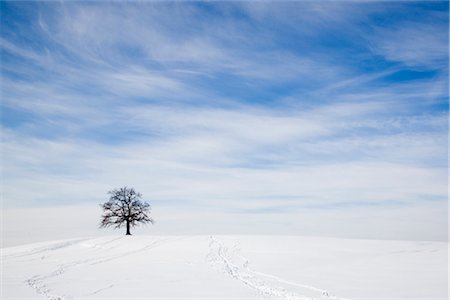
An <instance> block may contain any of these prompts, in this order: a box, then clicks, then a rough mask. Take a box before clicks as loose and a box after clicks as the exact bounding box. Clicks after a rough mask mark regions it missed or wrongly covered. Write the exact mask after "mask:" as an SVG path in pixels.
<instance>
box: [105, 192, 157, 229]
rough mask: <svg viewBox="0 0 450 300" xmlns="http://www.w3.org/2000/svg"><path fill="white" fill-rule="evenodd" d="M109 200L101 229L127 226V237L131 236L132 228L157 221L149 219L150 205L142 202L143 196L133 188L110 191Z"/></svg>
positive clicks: (106, 203)
mask: <svg viewBox="0 0 450 300" xmlns="http://www.w3.org/2000/svg"><path fill="white" fill-rule="evenodd" d="M108 194H109V195H110V197H109V200H108V201H107V202H105V203H103V204H101V207H102V208H103V215H102V222H101V224H100V227H110V226H114V228H120V227H122V226H124V225H125V226H126V228H127V233H126V235H131V232H130V227H135V226H136V225H138V224H139V223H143V224H146V223H151V224H153V223H154V222H155V221H154V220H153V219H152V218H150V217H149V214H150V209H151V208H150V204H148V203H147V202H145V201H143V200H142V195H141V194H140V193H137V192H136V191H135V190H134V189H133V188H127V187H123V188H120V189H115V190H112V191H109V192H108Z"/></svg>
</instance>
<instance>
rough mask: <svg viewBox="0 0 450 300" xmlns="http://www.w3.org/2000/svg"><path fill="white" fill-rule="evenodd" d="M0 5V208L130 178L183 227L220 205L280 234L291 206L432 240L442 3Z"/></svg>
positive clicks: (441, 95)
mask: <svg viewBox="0 0 450 300" xmlns="http://www.w3.org/2000/svg"><path fill="white" fill-rule="evenodd" d="M1 11H2V16H1V23H2V29H1V40H0V45H1V51H2V52H1V54H2V58H1V62H2V64H1V70H2V86H1V90H2V102H1V108H2V121H1V126H2V144H3V146H2V154H3V163H2V164H3V187H4V188H3V190H4V191H3V207H4V208H6V209H9V208H10V209H14V208H44V207H49V208H53V207H65V206H67V207H69V206H73V205H81V204H83V205H85V204H86V205H91V204H97V203H99V202H101V201H103V200H105V198H106V196H107V195H106V191H108V190H110V189H113V188H116V187H120V186H123V185H128V186H134V187H135V188H136V189H137V190H139V191H141V192H142V193H143V194H144V196H145V198H147V199H148V200H150V202H151V203H152V204H153V207H154V213H155V214H156V215H158V211H159V212H162V211H165V212H166V215H177V214H178V216H179V215H180V214H181V215H182V213H183V212H189V213H192V212H195V220H196V221H193V220H190V221H189V223H193V224H194V225H192V226H194V227H195V224H197V227H198V228H201V227H202V226H204V224H205V223H208V224H211V227H212V228H216V227H217V228H221V226H222V227H226V226H228V225H229V223H227V221H226V220H228V219H229V216H231V215H233V216H239V218H238V219H239V220H248V219H251V218H257V219H255V220H258V221H257V222H256V221H255V224H261V223H267V222H266V221H268V220H270V223H271V224H275V223H277V224H278V227H276V225H273V226H275V227H276V228H278V229H279V231H280V232H283V231H286V232H289V233H292V232H297V230H299V228H304V224H302V223H299V222H301V221H297V217H296V216H298V215H299V214H305V213H306V214H307V215H309V216H316V217H315V218H314V220H316V221H317V220H318V221H317V222H319V221H320V220H322V221H323V218H324V216H323V215H321V214H332V215H333V216H342V218H341V219H340V221H336V222H338V223H339V224H341V225H342V223H343V222H345V221H342V220H345V219H346V218H347V217H348V216H350V215H354V214H355V212H357V214H360V215H367V216H368V217H367V218H369V219H370V218H371V220H372V221H373V223H374V224H376V223H377V220H378V222H380V223H383V224H384V228H385V229H382V228H381V227H383V226H380V228H379V229H374V230H375V231H376V230H380V232H381V231H383V230H384V231H387V230H388V229H386V228H393V227H395V226H399V227H398V228H401V230H400V229H399V235H401V234H404V235H406V236H408V237H409V236H410V235H411V236H412V235H414V232H417V228H418V227H420V226H421V224H422V225H423V224H427V225H426V228H425V229H423V232H422V233H421V237H425V238H426V237H430V238H436V237H438V238H442V237H443V236H445V237H446V229H445V228H446V224H447V221H446V220H447V157H448V154H447V153H448V152H447V145H448V142H447V140H448V138H447V134H448V128H447V126H448V122H447V118H448V25H449V24H448V2H444V1H442V2H440V1H433V2H421V1H414V2H406V1H405V2H403V1H401V2H385V1H383V2H359V3H357V2H338V1H323V2H264V1H262V2H128V3H121V2H112V3H108V2H5V1H3V2H1ZM421 212H422V213H421ZM207 214H214V216H217V217H214V218H211V219H206V218H205V219H202V217H201V216H202V215H207ZM164 216H165V215H164V214H162V215H161V216H160V218H159V219H161V218H162V219H164ZM344 216H346V217H344ZM369 216H370V217H369ZM155 218H156V219H158V218H157V217H155ZM180 218H181V217H180ZM180 218H179V219H180ZM181 219H182V218H181ZM181 219H180V221H179V222H180V224H181V223H182V221H181ZM219 220H220V221H219ZM286 220H288V221H286ZM399 220H400V221H399ZM173 222H174V223H173V224H175V225H174V227H176V224H177V223H176V222H177V221H176V220H173ZM242 222H244V221H242ZM336 222H334V223H333V224H330V228H331V227H335V225H336ZM349 222H350V221H349ZM398 222H403V223H401V224H400V225H399V223H398ZM411 222H416V223H415V224H416V225H411ZM216 223H217V224H216ZM219 223H220V224H219ZM237 223H238V224H241V223H239V222H237ZM244 223H245V222H244ZM244 223H242V226H241V227H239V226H236V228H235V229H234V230H235V231H240V230H242V231H243V232H245V230H246V229H245V228H247V229H248V228H249V226H254V227H255V225H251V224H248V223H246V224H244ZM286 224H287V225H286ZM386 224H390V225H386ZM216 225H217V226H216ZM348 225H349V224H346V225H345V226H346V227H351V226H348ZM214 226H216V227H214ZM443 226H445V227H443ZM374 228H375V227H374ZM408 228H409V229H410V231H408ZM194 231H195V230H194ZM436 231H438V233H436ZM323 233H327V229H326V228H325V229H323Z"/></svg>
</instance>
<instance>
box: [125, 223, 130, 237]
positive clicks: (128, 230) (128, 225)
mask: <svg viewBox="0 0 450 300" xmlns="http://www.w3.org/2000/svg"><path fill="white" fill-rule="evenodd" d="M126 235H131V232H130V222H128V221H127V234H126Z"/></svg>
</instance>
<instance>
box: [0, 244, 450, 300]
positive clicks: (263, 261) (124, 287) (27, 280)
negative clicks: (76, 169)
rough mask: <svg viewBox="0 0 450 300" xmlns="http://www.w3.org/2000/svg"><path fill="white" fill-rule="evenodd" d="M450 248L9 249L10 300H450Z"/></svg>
mask: <svg viewBox="0 0 450 300" xmlns="http://www.w3.org/2000/svg"><path fill="white" fill-rule="evenodd" d="M447 245H448V244H447V243H442V242H407V241H374V240H348V239H334V238H313V237H296V236H179V237H175V236H115V237H103V238H86V239H72V240H64V241H56V242H46V243H39V244H31V245H25V246H19V247H12V248H4V249H2V255H1V258H2V299H17V298H27V299H137V298H139V299H258V298H269V299H394V298H422V299H437V298H439V299H447V284H448V281H447V279H448V276H447Z"/></svg>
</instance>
